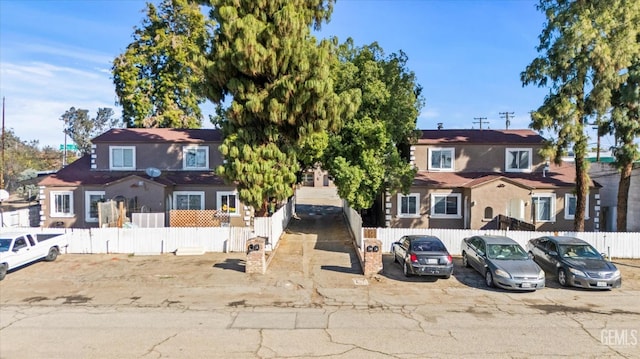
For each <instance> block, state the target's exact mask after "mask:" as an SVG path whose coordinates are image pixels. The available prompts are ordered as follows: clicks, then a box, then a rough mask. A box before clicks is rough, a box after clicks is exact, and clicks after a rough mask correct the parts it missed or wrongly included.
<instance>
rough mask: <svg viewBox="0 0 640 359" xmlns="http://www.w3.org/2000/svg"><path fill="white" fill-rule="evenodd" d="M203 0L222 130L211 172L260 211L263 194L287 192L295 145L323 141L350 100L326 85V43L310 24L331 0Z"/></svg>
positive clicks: (273, 196) (209, 75) (209, 84)
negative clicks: (219, 159) (211, 24)
mask: <svg viewBox="0 0 640 359" xmlns="http://www.w3.org/2000/svg"><path fill="white" fill-rule="evenodd" d="M210 3H211V7H212V10H211V15H210V17H211V19H212V20H214V21H215V22H216V23H217V24H219V26H218V27H217V28H216V30H215V32H214V41H213V44H214V45H213V46H212V48H213V51H212V52H211V54H210V55H209V56H208V61H209V62H208V64H207V66H206V70H205V71H206V83H205V85H206V90H207V91H206V94H207V97H208V98H209V99H211V100H212V101H213V102H215V103H216V104H218V105H219V106H221V109H220V110H219V111H218V113H219V116H218V122H217V124H218V125H219V126H220V127H221V128H222V130H223V133H224V135H225V139H224V141H223V144H222V145H221V146H220V151H221V153H222V155H223V156H224V158H225V163H224V164H223V165H222V166H220V167H219V168H218V170H217V172H218V174H220V175H221V176H223V177H224V178H226V179H227V180H229V181H233V182H234V183H235V184H236V186H237V188H238V196H239V198H240V199H241V200H242V201H243V202H244V203H246V204H248V205H251V206H253V207H254V208H255V209H256V211H257V214H258V215H265V214H266V213H267V204H268V203H269V201H270V200H278V201H279V200H283V199H285V198H288V197H289V196H291V195H292V194H293V186H294V184H295V183H296V181H297V174H298V173H299V171H300V158H299V157H298V156H299V153H300V149H301V148H302V147H303V146H307V148H310V147H311V146H310V145H311V144H313V145H314V146H316V147H322V143H323V136H322V135H318V134H321V133H322V132H325V131H327V130H337V129H338V128H339V126H340V120H341V118H342V116H344V115H345V114H346V109H347V108H348V107H349V106H348V103H349V96H348V95H350V94H340V95H339V94H336V93H335V91H334V89H333V81H332V78H331V64H332V62H333V61H334V58H333V56H334V55H333V52H332V51H333V44H332V43H331V42H329V41H326V40H323V41H320V42H318V41H317V40H316V39H315V37H313V36H312V35H311V29H310V28H311V26H312V25H313V26H315V27H316V28H319V26H320V25H321V23H322V22H323V21H328V19H329V17H330V14H331V11H332V6H333V1H332V0H330V1H324V0H269V1H236V0H213V1H211V2H210ZM227 98H228V99H229V100H230V103H229V102H228V101H225V100H226V99H227ZM318 149H319V148H316V150H315V152H317V151H318ZM311 152H313V151H311ZM306 156H307V157H308V158H311V157H313V156H314V155H312V154H309V155H306Z"/></svg>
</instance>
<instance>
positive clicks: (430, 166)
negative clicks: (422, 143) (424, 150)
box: [427, 147, 456, 172]
mask: <svg viewBox="0 0 640 359" xmlns="http://www.w3.org/2000/svg"><path fill="white" fill-rule="evenodd" d="M435 151H442V152H450V154H451V167H434V166H433V162H431V160H432V156H433V152H435ZM428 152H429V153H428V156H429V158H428V159H427V165H428V167H427V168H428V169H429V170H430V171H441V172H453V171H454V170H455V167H456V166H455V162H456V149H455V148H454V147H434V148H431V147H430V148H429V151H428Z"/></svg>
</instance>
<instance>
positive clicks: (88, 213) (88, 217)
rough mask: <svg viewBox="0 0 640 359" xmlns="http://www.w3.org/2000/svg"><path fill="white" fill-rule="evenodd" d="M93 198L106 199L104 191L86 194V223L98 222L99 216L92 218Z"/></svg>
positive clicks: (87, 192)
mask: <svg viewBox="0 0 640 359" xmlns="http://www.w3.org/2000/svg"><path fill="white" fill-rule="evenodd" d="M91 196H101V197H102V199H104V191H85V192H84V220H85V222H98V216H97V215H96V216H95V217H91Z"/></svg>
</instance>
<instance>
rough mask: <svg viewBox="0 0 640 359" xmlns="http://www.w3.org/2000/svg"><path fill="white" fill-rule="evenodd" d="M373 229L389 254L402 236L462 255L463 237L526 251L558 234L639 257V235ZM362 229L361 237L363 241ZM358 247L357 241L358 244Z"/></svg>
mask: <svg viewBox="0 0 640 359" xmlns="http://www.w3.org/2000/svg"><path fill="white" fill-rule="evenodd" d="M367 230H375V232H376V239H378V240H380V241H382V248H383V252H390V251H391V246H392V244H393V242H396V241H398V240H399V239H400V238H401V237H402V236H404V235H410V234H417V235H433V236H436V237H438V238H440V240H442V242H443V243H444V244H445V246H446V247H447V249H448V250H449V252H450V253H451V254H452V255H460V254H461V247H460V245H461V242H462V240H463V239H464V238H466V237H470V236H474V235H499V236H507V237H510V238H511V239H513V240H515V241H516V242H518V243H519V244H520V245H522V246H523V247H525V248H526V244H527V242H528V241H529V240H530V239H532V238H538V237H542V236H545V235H559V236H570V237H577V238H580V239H583V240H585V241H586V242H588V243H589V244H591V245H592V246H594V247H595V248H596V249H597V250H598V251H600V252H601V253H605V254H607V255H608V256H610V257H612V258H640V233H622V232H557V233H555V232H525V231H504V230H468V229H438V228H428V229H424V228H371V229H367ZM364 231H365V228H363V229H362V230H361V232H360V236H361V237H362V238H364ZM359 244H360V242H359Z"/></svg>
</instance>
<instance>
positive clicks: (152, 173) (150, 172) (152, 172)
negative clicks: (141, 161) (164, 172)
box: [144, 167, 161, 178]
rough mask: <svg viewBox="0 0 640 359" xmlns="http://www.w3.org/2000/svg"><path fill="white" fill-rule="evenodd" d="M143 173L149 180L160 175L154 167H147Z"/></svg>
mask: <svg viewBox="0 0 640 359" xmlns="http://www.w3.org/2000/svg"><path fill="white" fill-rule="evenodd" d="M144 171H145V173H146V174H147V176H149V177H151V178H156V177H158V176H160V173H161V172H160V170H159V169H157V168H155V167H149V168H147V169H146V170H144Z"/></svg>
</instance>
